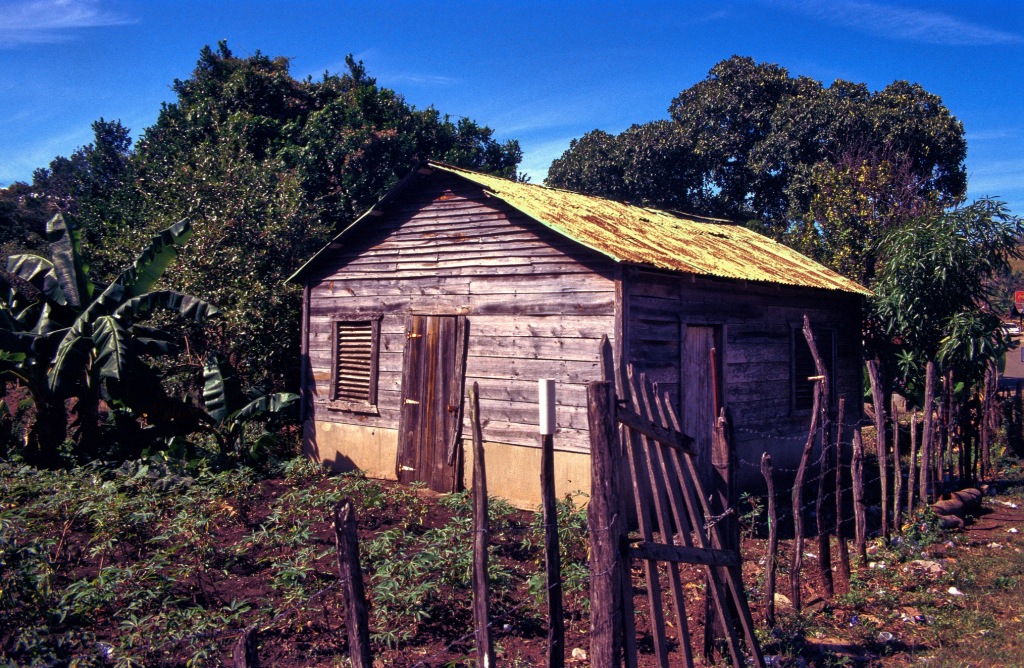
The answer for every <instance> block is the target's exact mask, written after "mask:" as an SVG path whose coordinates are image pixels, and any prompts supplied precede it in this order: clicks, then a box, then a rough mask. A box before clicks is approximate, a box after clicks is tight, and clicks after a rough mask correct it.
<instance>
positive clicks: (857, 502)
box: [851, 427, 868, 568]
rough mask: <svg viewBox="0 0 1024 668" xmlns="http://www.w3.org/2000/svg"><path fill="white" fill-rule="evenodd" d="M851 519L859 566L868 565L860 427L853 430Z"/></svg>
mask: <svg viewBox="0 0 1024 668" xmlns="http://www.w3.org/2000/svg"><path fill="white" fill-rule="evenodd" d="M851 468H852V469H853V520H854V527H855V531H856V534H855V536H854V549H855V550H856V551H857V556H858V557H860V565H861V567H862V568H863V567H865V566H867V565H868V552H867V531H868V527H867V518H866V517H865V516H864V441H863V440H862V439H861V436H860V427H857V428H856V429H854V431H853V462H852V465H851Z"/></svg>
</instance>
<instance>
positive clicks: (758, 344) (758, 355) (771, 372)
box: [624, 270, 862, 474]
mask: <svg viewBox="0 0 1024 668" xmlns="http://www.w3.org/2000/svg"><path fill="white" fill-rule="evenodd" d="M624 291H625V294H626V295H627V297H626V299H627V304H628V309H627V314H628V315H627V320H628V323H629V325H628V330H627V331H628V335H627V337H626V341H627V353H626V356H627V357H628V359H629V360H630V361H631V362H632V363H633V364H634V365H636V366H637V367H638V368H641V369H643V370H645V371H646V372H647V374H648V377H649V378H650V379H651V380H652V381H655V382H657V383H659V386H660V387H661V388H662V389H663V390H667V391H669V392H670V393H671V394H672V396H673V397H674V398H675V399H676V401H678V400H679V396H680V389H679V379H680V368H679V364H680V362H679V360H680V348H681V345H682V338H681V337H682V333H683V328H684V327H685V326H686V325H688V324H689V325H714V326H718V327H720V328H721V340H722V344H721V346H722V348H723V350H721V351H719V355H720V365H721V372H722V377H721V378H720V380H719V382H720V385H721V394H722V399H723V402H724V405H725V406H727V407H728V409H729V411H730V414H731V416H732V420H733V426H734V432H735V438H736V443H737V450H738V453H739V456H740V458H741V459H742V460H743V461H741V462H740V465H741V466H740V468H741V473H742V474H746V471H745V470H744V469H748V468H749V469H751V470H752V471H753V472H754V473H756V472H757V467H758V465H759V462H760V457H761V453H762V452H764V451H767V452H770V453H771V454H772V457H773V458H776V461H778V462H779V463H780V464H781V465H782V466H786V465H787V464H786V463H787V462H789V461H790V460H791V459H794V458H796V457H799V451H800V448H801V447H802V444H803V440H804V439H806V436H807V426H808V424H809V419H810V418H809V412H808V411H806V410H805V411H799V410H794V409H793V406H792V380H793V379H792V341H793V338H792V337H793V331H794V330H796V331H797V334H798V336H801V337H802V335H800V334H799V328H800V326H801V323H802V320H803V316H804V314H805V313H806V314H807V316H808V317H809V318H810V320H811V325H812V327H813V328H814V329H815V331H816V332H821V331H825V330H832V331H833V332H834V336H835V342H836V343H835V347H836V351H835V361H836V372H835V375H836V378H835V379H834V381H833V382H834V390H835V392H834V397H839V396H842V395H845V396H846V397H847V398H848V399H847V413H848V415H849V416H850V417H851V419H856V418H858V417H859V410H860V409H859V406H860V402H859V398H860V396H861V393H862V389H861V372H860V367H861V363H862V361H861V344H860V338H861V329H860V315H861V307H860V298H859V297H857V296H856V295H847V294H844V293H838V292H828V291H823V290H814V289H804V288H793V287H787V286H781V285H769V284H760V283H759V284H755V283H742V282H738V281H730V280H716V279H713V278H702V277H691V276H679V275H673V274H668V273H661V272H653V271H652V272H648V271H637V270H633V271H629V272H627V274H626V287H625V288H624ZM790 454H793V457H789V455H790Z"/></svg>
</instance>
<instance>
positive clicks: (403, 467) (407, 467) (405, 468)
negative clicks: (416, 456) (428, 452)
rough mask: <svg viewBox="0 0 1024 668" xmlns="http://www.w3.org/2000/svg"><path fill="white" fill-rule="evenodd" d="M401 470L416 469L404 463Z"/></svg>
mask: <svg viewBox="0 0 1024 668" xmlns="http://www.w3.org/2000/svg"><path fill="white" fill-rule="evenodd" d="M401 470H403V471H415V470H416V469H414V468H413V467H411V466H406V465H404V464H403V465H402V469H401Z"/></svg>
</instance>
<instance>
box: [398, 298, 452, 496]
mask: <svg viewBox="0 0 1024 668" xmlns="http://www.w3.org/2000/svg"><path fill="white" fill-rule="evenodd" d="M465 322H466V321H465V318H464V317H462V316H424V315H414V316H410V317H409V319H408V321H407V324H406V332H405V336H406V341H405V361H404V364H403V371H402V413H401V417H400V420H399V434H398V479H399V480H400V481H401V482H403V483H409V482H414V481H420V482H424V483H426V485H427V487H428V488H429V489H432V490H434V491H437V492H452V491H455V489H456V484H457V481H458V475H457V474H458V465H459V456H460V453H459V452H458V448H457V447H456V445H457V444H456V441H457V439H458V436H459V428H460V426H461V423H462V390H463V380H464V376H465Z"/></svg>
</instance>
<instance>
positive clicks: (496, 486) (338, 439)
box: [303, 421, 590, 510]
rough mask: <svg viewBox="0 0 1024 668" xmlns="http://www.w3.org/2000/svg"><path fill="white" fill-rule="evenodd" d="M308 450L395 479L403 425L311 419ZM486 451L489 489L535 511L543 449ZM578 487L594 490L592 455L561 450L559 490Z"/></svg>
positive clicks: (332, 462) (469, 461)
mask: <svg viewBox="0 0 1024 668" xmlns="http://www.w3.org/2000/svg"><path fill="white" fill-rule="evenodd" d="M557 438H558V436H555V439H556V442H557ZM303 451H304V452H305V453H306V455H307V456H309V457H311V458H312V459H314V460H315V461H318V462H320V463H321V464H324V465H326V466H328V467H330V468H331V470H333V471H338V472H342V471H354V470H356V469H360V470H362V471H364V472H365V473H366V475H368V476H369V477H371V478H380V479H383V480H395V479H396V476H395V462H396V461H397V457H398V430H397V429H383V428H380V427H363V426H358V425H348V424H340V423H337V422H313V421H309V422H306V427H305V434H304V438H303ZM463 452H464V453H465V455H466V458H465V459H466V461H465V464H464V465H463V471H464V475H463V485H464V487H466V488H467V489H468V488H469V487H470V486H471V485H472V475H473V453H472V447H471V446H470V444H469V443H468V442H465V443H463ZM484 453H485V457H486V460H487V492H488V494H489V495H490V496H497V497H500V498H502V499H505V500H506V501H508V502H509V503H511V504H512V505H513V506H515V507H516V508H523V509H526V510H535V509H536V508H537V507H538V506H539V505H540V449H539V448H528V447H524V446H521V445H507V444H505V443H484ZM576 491H582V492H585V493H587V494H589V493H590V455H588V454H583V453H578V452H557V451H556V452H555V494H556V495H557V496H558V497H559V498H562V497H564V496H565V495H566V494H570V493H572V492H576ZM577 502H585V499H577Z"/></svg>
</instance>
